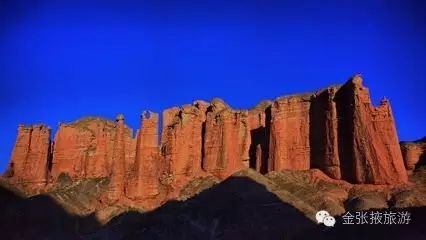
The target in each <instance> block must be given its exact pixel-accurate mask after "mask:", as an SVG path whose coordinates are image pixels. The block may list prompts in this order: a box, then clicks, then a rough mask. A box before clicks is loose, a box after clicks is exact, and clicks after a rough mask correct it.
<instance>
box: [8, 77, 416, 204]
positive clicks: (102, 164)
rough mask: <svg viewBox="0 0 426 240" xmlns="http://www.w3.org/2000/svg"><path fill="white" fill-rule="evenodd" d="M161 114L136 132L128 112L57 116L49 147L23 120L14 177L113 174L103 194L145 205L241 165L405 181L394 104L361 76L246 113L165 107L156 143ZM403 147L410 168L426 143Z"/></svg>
mask: <svg viewBox="0 0 426 240" xmlns="http://www.w3.org/2000/svg"><path fill="white" fill-rule="evenodd" d="M158 120H159V119H158V115H157V114H155V113H152V112H145V113H143V114H142V117H141V127H140V130H139V131H138V132H137V136H136V138H133V137H132V130H131V129H129V128H128V127H127V126H126V125H125V123H124V117H123V116H122V115H119V116H118V117H117V120H116V122H112V121H109V120H104V119H100V118H84V119H80V120H78V121H75V122H73V123H70V124H61V125H60V126H59V129H58V131H57V133H56V136H55V141H54V144H52V151H51V150H49V148H50V143H49V134H50V130H49V129H48V128H47V127H45V126H43V125H34V126H30V127H23V126H21V127H20V128H19V129H18V138H17V141H16V144H15V148H14V151H13V153H12V158H11V164H10V165H11V166H10V168H9V171H8V176H9V177H10V179H11V181H12V182H15V183H18V182H21V183H24V182H27V183H43V184H45V183H46V181H47V179H52V183H53V184H54V183H55V181H56V180H57V178H58V177H59V176H60V174H62V173H66V174H67V175H68V176H70V177H71V178H72V179H74V180H75V179H81V178H92V177H110V191H109V192H108V194H107V196H106V198H105V199H108V200H109V201H117V200H119V199H123V198H129V199H132V200H135V201H142V200H143V201H148V200H147V199H150V201H151V203H150V204H148V205H147V206H149V207H152V206H155V205H156V204H157V205H158V204H159V203H160V202H162V201H164V200H165V199H169V198H174V197H176V196H178V195H179V191H180V190H181V189H182V188H183V187H184V186H185V185H186V184H187V183H188V182H189V181H191V180H193V179H194V178H197V177H201V176H206V175H214V176H216V177H218V178H221V179H223V178H226V177H228V176H229V175H231V174H233V173H234V172H236V171H238V170H240V169H242V168H244V167H251V168H254V169H256V170H257V171H259V172H261V173H267V172H268V171H274V170H275V171H279V170H284V169H292V170H305V169H310V168H319V169H321V170H322V171H324V172H325V173H326V174H327V175H329V176H330V177H332V178H334V179H343V180H347V181H349V182H353V183H372V184H396V183H404V182H406V181H407V173H406V171H405V168H404V161H403V158H402V154H401V150H400V147H399V144H398V137H397V133H396V129H395V123H394V119H393V115H392V110H391V107H390V104H389V102H388V101H387V100H386V99H385V100H383V101H382V103H381V104H380V106H377V107H375V106H373V105H372V104H371V100H370V95H369V91H368V89H367V88H366V87H364V86H363V85H362V79H361V77H360V76H355V77H354V78H352V79H351V80H350V81H348V82H347V83H346V84H344V85H342V86H333V87H329V88H326V89H323V90H320V91H318V92H315V93H311V94H301V95H294V96H288V97H281V98H277V99H276V100H275V101H273V102H272V101H264V102H262V103H260V104H259V105H258V106H256V107H255V108H253V109H250V110H248V111H246V110H234V109H232V108H231V107H229V106H228V105H227V104H226V103H224V102H223V101H222V100H220V99H214V100H213V101H212V102H211V103H207V102H204V101H195V102H194V103H193V104H191V105H185V106H182V107H180V108H177V107H175V108H171V109H167V110H165V111H164V112H163V129H162V133H161V144H160V145H158ZM422 146H423V145H422ZM402 152H403V154H404V159H405V167H406V168H407V169H408V171H412V169H413V168H414V166H415V165H416V164H417V163H418V162H419V159H420V158H421V157H422V156H423V157H424V148H422V147H417V146H416V147H412V146H411V145H410V146H406V147H404V146H403V147H402ZM51 155H52V156H53V157H52V158H51V157H50V156H51Z"/></svg>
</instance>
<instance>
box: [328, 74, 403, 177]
mask: <svg viewBox="0 0 426 240" xmlns="http://www.w3.org/2000/svg"><path fill="white" fill-rule="evenodd" d="M336 100H337V111H338V118H339V119H340V120H339V121H340V123H339V134H340V136H339V140H340V141H339V149H340V156H341V157H340V160H341V161H342V162H341V163H342V165H343V166H342V169H343V171H342V175H343V179H345V180H348V181H351V182H354V183H373V184H395V183H404V182H407V172H406V171H405V168H404V162H403V159H402V155H401V151H400V148H399V144H398V136H397V133H396V129H395V123H394V119H393V115H392V110H391V107H390V104H389V102H388V101H387V100H386V99H385V100H383V101H382V102H381V104H380V106H378V107H374V106H373V105H372V104H371V100H370V95H369V91H368V88H366V87H364V86H363V85H362V78H361V77H360V76H359V75H356V76H355V77H353V78H352V79H351V80H350V81H348V82H347V83H346V84H345V85H344V86H342V87H341V88H340V89H339V91H338V92H337V93H336Z"/></svg>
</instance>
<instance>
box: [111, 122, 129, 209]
mask: <svg viewBox="0 0 426 240" xmlns="http://www.w3.org/2000/svg"><path fill="white" fill-rule="evenodd" d="M116 124H117V125H116V132H115V140H114V147H113V158H112V163H111V177H110V178H111V180H110V183H109V191H108V200H109V201H111V202H114V201H117V200H119V199H120V198H121V197H123V195H124V186H125V184H124V183H125V177H126V150H125V149H126V142H125V125H124V116H123V115H122V114H119V115H118V116H117V118H116Z"/></svg>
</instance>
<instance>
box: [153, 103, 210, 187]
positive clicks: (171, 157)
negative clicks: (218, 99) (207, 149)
mask: <svg viewBox="0 0 426 240" xmlns="http://www.w3.org/2000/svg"><path fill="white" fill-rule="evenodd" d="M205 111H206V105H205V104H204V103H203V102H195V103H194V104H193V105H185V106H183V107H181V108H171V109H168V110H165V111H164V112H163V121H164V125H163V134H162V139H161V155H162V157H163V158H164V163H165V165H164V167H163V173H162V174H163V177H162V178H164V179H168V180H167V182H170V184H171V187H172V189H170V191H171V192H174V193H171V194H172V195H173V194H175V193H176V192H177V191H179V189H180V188H181V187H182V186H184V185H185V184H186V183H187V182H188V181H189V180H192V179H193V178H194V177H197V176H200V175H201V174H202V170H201V162H202V144H203V141H202V139H203V137H202V133H203V123H204V121H205ZM164 179H163V181H166V180H164Z"/></svg>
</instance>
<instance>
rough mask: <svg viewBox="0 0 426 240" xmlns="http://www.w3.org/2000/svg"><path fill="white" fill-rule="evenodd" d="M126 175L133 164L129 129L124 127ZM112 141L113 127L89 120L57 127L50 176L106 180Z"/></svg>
mask: <svg viewBox="0 0 426 240" xmlns="http://www.w3.org/2000/svg"><path fill="white" fill-rule="evenodd" d="M124 131H125V143H126V150H127V151H126V155H125V157H126V172H129V171H130V167H131V164H133V161H134V155H135V151H134V149H135V147H136V145H135V143H133V142H134V141H133V140H132V139H131V129H129V128H128V127H126V126H125V130H124ZM114 139H115V123H114V122H113V121H110V120H106V119H102V118H95V117H88V118H82V119H79V120H77V121H75V122H72V123H69V124H63V123H62V124H60V126H59V129H58V131H57V133H56V136H55V146H54V151H53V162H52V172H51V176H52V178H53V180H56V179H57V178H58V177H59V175H60V174H66V175H68V176H69V177H71V178H72V179H79V178H92V177H106V176H108V175H109V174H110V171H111V164H112V159H113V147H114Z"/></svg>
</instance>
